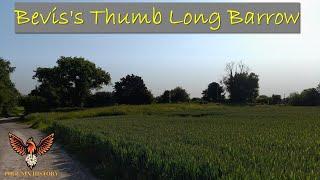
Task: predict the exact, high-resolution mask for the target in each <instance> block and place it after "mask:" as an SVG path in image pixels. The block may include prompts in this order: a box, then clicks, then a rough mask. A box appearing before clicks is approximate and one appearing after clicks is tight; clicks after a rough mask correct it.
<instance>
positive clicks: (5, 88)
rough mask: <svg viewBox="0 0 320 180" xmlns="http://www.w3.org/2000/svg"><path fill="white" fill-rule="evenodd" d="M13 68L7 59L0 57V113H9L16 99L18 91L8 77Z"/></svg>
mask: <svg viewBox="0 0 320 180" xmlns="http://www.w3.org/2000/svg"><path fill="white" fill-rule="evenodd" d="M14 70H15V68H14V67H12V66H11V64H10V62H9V61H6V60H4V59H2V58H0V115H5V116H7V115H9V114H10V112H11V111H12V109H13V108H14V107H15V106H16V103H17V101H18V97H19V92H18V90H17V89H16V88H15V85H14V83H13V82H12V81H11V79H10V74H11V73H13V72H14Z"/></svg>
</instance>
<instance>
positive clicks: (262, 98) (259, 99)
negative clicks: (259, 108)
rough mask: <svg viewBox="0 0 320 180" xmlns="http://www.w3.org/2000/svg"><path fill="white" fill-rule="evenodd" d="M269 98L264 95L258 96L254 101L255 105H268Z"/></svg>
mask: <svg viewBox="0 0 320 180" xmlns="http://www.w3.org/2000/svg"><path fill="white" fill-rule="evenodd" d="M270 101H271V98H270V97H268V96H266V95H261V96H258V97H257V99H256V103H258V104H270Z"/></svg>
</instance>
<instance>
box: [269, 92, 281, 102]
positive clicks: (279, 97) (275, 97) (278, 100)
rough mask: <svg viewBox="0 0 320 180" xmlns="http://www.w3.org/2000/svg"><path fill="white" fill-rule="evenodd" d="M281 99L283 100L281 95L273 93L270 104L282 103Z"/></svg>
mask: <svg viewBox="0 0 320 180" xmlns="http://www.w3.org/2000/svg"><path fill="white" fill-rule="evenodd" d="M281 101H282V99H281V95H276V94H273V95H272V96H271V102H270V104H273V105H275V104H281Z"/></svg>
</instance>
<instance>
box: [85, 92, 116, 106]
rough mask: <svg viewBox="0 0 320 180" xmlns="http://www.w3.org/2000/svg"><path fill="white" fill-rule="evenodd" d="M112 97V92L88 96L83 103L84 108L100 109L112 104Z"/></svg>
mask: <svg viewBox="0 0 320 180" xmlns="http://www.w3.org/2000/svg"><path fill="white" fill-rule="evenodd" d="M114 102H115V101H114V97H113V93H112V92H96V93H95V94H93V95H90V96H89V97H88V98H87V100H86V103H85V106H86V107H102V106H110V105H113V104H114Z"/></svg>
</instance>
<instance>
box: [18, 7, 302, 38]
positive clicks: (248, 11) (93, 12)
mask: <svg viewBox="0 0 320 180" xmlns="http://www.w3.org/2000/svg"><path fill="white" fill-rule="evenodd" d="M14 13H15V31H16V33H300V18H301V17H300V15H301V14H300V3H15V10H14Z"/></svg>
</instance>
